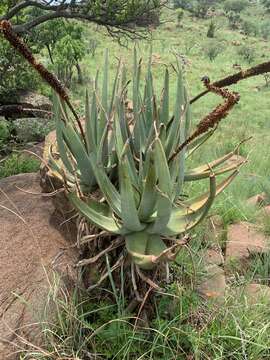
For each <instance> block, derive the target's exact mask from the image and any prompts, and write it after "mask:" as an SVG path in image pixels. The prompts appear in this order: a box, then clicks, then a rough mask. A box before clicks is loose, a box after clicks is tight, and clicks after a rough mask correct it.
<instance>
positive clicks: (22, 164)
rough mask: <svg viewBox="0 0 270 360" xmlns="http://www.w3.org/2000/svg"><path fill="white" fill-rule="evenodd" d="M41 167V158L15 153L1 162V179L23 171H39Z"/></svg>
mask: <svg viewBox="0 0 270 360" xmlns="http://www.w3.org/2000/svg"><path fill="white" fill-rule="evenodd" d="M39 168H40V161H39V160H37V159H33V158H31V157H25V156H23V155H19V154H15V153H14V154H12V155H11V156H9V157H8V158H7V160H5V161H3V162H2V163H0V179H1V178H5V177H8V176H12V175H17V174H21V173H31V172H37V171H38V170H39Z"/></svg>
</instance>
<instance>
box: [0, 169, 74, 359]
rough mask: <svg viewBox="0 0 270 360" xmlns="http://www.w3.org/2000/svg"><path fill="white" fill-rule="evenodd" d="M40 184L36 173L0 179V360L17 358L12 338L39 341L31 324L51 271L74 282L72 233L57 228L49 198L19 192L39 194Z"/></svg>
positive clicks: (65, 282) (44, 298) (41, 306)
mask: <svg viewBox="0 0 270 360" xmlns="http://www.w3.org/2000/svg"><path fill="white" fill-rule="evenodd" d="M39 181H40V180H39V176H38V175H37V174H20V175H16V176H12V177H10V178H5V179H2V180H1V181H0V205H1V207H0V218H1V232H0V316H1V318H0V359H10V360H11V359H12V360H13V359H17V358H18V357H19V355H18V354H17V355H15V353H14V354H12V353H13V350H18V349H14V347H13V346H11V342H12V343H15V344H18V343H19V338H18V337H17V335H19V336H21V337H22V338H23V339H27V340H29V341H30V342H33V343H36V342H37V341H38V339H39V338H40V329H39V327H38V325H37V324H36V325H31V324H34V323H37V322H38V321H39V320H40V316H41V314H42V312H43V310H44V306H45V305H46V302H47V299H48V291H49V282H50V281H51V280H52V276H53V274H54V272H55V271H56V272H57V273H58V274H59V276H60V278H61V281H62V284H63V285H65V286H66V287H69V286H72V284H74V282H75V281H76V273H75V270H74V267H73V264H74V263H75V262H76V260H77V252H76V251H75V249H74V248H71V247H70V245H71V243H70V242H69V241H68V238H69V240H71V239H72V234H65V231H64V229H63V228H61V227H60V226H59V223H60V222H62V220H63V219H61V218H57V217H56V216H55V215H54V206H53V203H52V200H51V199H50V198H49V197H41V196H39V195H31V194H29V193H26V192H24V191H28V192H32V193H40V192H41V189H40V186H39ZM18 188H23V189H24V191H22V190H19V189H18ZM64 234H65V236H64ZM24 301H26V303H27V305H26V304H25V303H24ZM19 345H20V346H21V345H22V344H21V343H20V344H19Z"/></svg>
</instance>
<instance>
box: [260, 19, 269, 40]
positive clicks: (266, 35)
mask: <svg viewBox="0 0 270 360" xmlns="http://www.w3.org/2000/svg"><path fill="white" fill-rule="evenodd" d="M261 34H262V37H263V38H264V39H265V40H266V39H268V38H269V37H270V21H269V20H265V21H264V22H263V23H262V24H261Z"/></svg>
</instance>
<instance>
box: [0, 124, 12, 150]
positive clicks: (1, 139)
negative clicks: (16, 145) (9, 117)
mask: <svg viewBox="0 0 270 360" xmlns="http://www.w3.org/2000/svg"><path fill="white" fill-rule="evenodd" d="M9 136H10V131H9V124H8V122H7V121H6V120H5V119H2V118H0V149H1V145H3V144H4V143H6V142H7V140H8V138H9Z"/></svg>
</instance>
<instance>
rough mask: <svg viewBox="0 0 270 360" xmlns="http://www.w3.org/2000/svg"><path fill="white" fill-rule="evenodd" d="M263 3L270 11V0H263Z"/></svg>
mask: <svg viewBox="0 0 270 360" xmlns="http://www.w3.org/2000/svg"><path fill="white" fill-rule="evenodd" d="M261 3H262V4H263V6H264V7H265V8H266V10H267V11H268V12H269V11H270V0H261Z"/></svg>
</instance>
